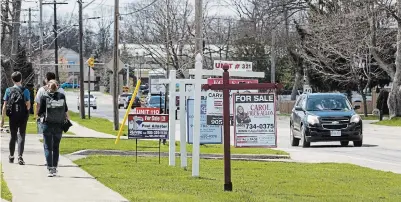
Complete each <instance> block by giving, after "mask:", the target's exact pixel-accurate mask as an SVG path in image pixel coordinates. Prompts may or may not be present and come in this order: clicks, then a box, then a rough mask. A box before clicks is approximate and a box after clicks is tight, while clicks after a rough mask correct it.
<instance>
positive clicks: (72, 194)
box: [1, 133, 128, 202]
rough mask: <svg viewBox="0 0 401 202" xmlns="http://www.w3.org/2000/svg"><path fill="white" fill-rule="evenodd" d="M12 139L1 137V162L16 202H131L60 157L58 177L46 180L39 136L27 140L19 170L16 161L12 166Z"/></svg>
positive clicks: (7, 135)
mask: <svg viewBox="0 0 401 202" xmlns="http://www.w3.org/2000/svg"><path fill="white" fill-rule="evenodd" d="M9 137H10V135H9V134H4V133H2V134H1V161H2V166H3V172H4V179H5V181H6V182H7V184H8V187H9V188H10V191H11V193H12V195H13V200H12V201H13V202H47V201H48V202H67V201H68V202H89V201H93V202H95V201H96V202H101V201H110V202H117V201H119V202H121V201H128V200H127V199H125V198H124V197H122V196H121V195H120V194H118V193H116V192H114V191H113V190H111V189H109V188H108V187H106V186H104V185H103V184H101V183H100V182H98V181H97V180H96V179H94V178H93V177H92V176H91V175H89V174H88V173H86V172H85V171H84V170H82V169H81V168H79V167H78V166H77V165H75V164H74V163H73V162H72V161H70V160H69V159H67V158H65V157H63V156H60V161H59V169H58V170H59V174H58V175H59V176H57V177H53V178H50V177H47V170H46V166H45V165H44V163H45V157H44V152H43V144H42V143H41V142H39V140H38V138H37V136H36V135H27V136H26V142H25V152H24V160H25V163H26V165H24V166H20V165H18V164H17V161H16V160H15V162H14V163H13V164H10V163H9V162H8V155H9V152H8V141H9Z"/></svg>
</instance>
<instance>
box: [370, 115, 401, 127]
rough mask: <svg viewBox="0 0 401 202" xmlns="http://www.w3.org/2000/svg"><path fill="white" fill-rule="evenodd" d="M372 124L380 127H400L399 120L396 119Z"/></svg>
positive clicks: (400, 121)
mask: <svg viewBox="0 0 401 202" xmlns="http://www.w3.org/2000/svg"><path fill="white" fill-rule="evenodd" d="M372 124H376V125H381V126H398V127H401V118H400V117H396V118H393V119H391V120H383V121H379V122H374V123H372Z"/></svg>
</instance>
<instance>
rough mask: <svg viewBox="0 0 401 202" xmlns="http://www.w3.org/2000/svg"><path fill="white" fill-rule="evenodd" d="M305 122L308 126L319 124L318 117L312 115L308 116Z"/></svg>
mask: <svg viewBox="0 0 401 202" xmlns="http://www.w3.org/2000/svg"><path fill="white" fill-rule="evenodd" d="M307 121H308V123H309V124H310V125H315V124H318V123H319V117H317V116H313V115H309V116H308V118H307Z"/></svg>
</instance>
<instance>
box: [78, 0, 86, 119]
mask: <svg viewBox="0 0 401 202" xmlns="http://www.w3.org/2000/svg"><path fill="white" fill-rule="evenodd" d="M78 4H79V105H80V106H79V109H80V110H79V111H80V115H81V119H85V101H84V94H85V89H84V56H83V54H84V52H83V35H84V33H83V22H82V21H83V19H82V0H78Z"/></svg>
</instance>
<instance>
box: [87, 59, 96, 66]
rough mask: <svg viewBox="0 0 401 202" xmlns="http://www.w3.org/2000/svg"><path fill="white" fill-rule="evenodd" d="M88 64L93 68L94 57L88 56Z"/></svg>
mask: <svg viewBox="0 0 401 202" xmlns="http://www.w3.org/2000/svg"><path fill="white" fill-rule="evenodd" d="M88 66H89V67H91V68H93V67H94V66H95V58H93V57H90V58H89V60H88Z"/></svg>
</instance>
